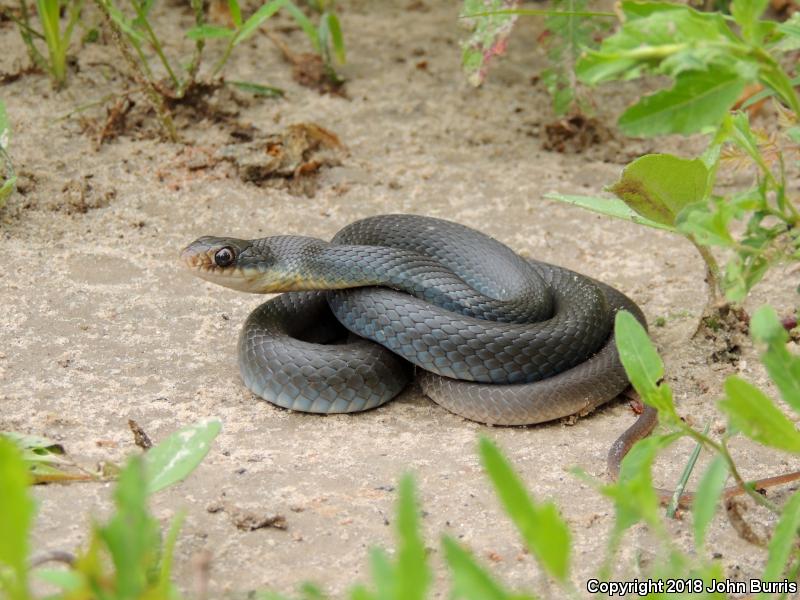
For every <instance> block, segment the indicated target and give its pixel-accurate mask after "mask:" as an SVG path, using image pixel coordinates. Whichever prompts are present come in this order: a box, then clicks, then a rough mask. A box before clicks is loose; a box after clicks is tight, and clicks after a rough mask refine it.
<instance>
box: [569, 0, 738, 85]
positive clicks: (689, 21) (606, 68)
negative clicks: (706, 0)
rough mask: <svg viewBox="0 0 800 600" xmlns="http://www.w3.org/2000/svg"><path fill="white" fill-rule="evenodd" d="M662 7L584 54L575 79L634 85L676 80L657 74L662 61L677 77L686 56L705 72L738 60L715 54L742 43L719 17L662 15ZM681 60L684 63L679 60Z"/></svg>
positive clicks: (685, 11) (674, 11)
mask: <svg viewBox="0 0 800 600" xmlns="http://www.w3.org/2000/svg"><path fill="white" fill-rule="evenodd" d="M633 5H634V4H633V3H628V4H626V6H633ZM663 6H664V5H658V6H657V8H658V9H657V10H654V11H652V12H649V14H646V15H642V16H639V17H638V18H633V19H628V20H626V21H625V23H624V24H623V25H622V27H621V28H620V29H619V31H617V33H615V34H614V35H612V36H609V37H607V38H606V39H605V40H603V43H602V45H601V46H600V49H599V50H596V51H591V50H590V51H587V52H586V53H585V54H584V56H583V57H582V58H581V59H580V60H579V61H578V63H577V65H576V73H577V75H578V77H579V78H580V79H581V80H582V81H583V82H585V83H587V84H589V85H596V84H598V83H602V82H604V81H610V80H613V79H634V78H636V77H640V76H641V75H642V73H644V72H658V73H665V74H669V75H673V76H674V75H676V74H677V73H676V72H666V71H662V70H661V63H662V61H665V60H670V61H672V64H673V65H676V66H678V65H679V66H680V68H679V69H678V71H680V70H684V69H685V65H686V63H687V61H689V58H688V57H689V55H691V56H693V57H694V64H697V65H699V67H698V68H701V67H702V69H703V70H706V69H709V68H710V67H712V65H713V66H716V67H719V66H720V65H734V64H735V63H736V61H737V59H739V57H731V55H730V52H725V51H719V50H717V51H713V47H714V44H717V45H720V44H722V45H724V44H731V43H740V42H737V38H736V36H734V35H733V33H732V32H731V31H730V29H729V28H728V26H727V25H726V24H725V20H724V19H723V17H722V15H720V14H719V13H701V12H698V11H696V10H694V9H692V8H689V7H688V6H685V5H680V4H675V5H673V6H671V7H670V8H669V9H665V10H660V8H661V7H663ZM698 49H702V50H701V51H699V52H698ZM743 54H744V53H743ZM679 55H684V58H682V59H679Z"/></svg>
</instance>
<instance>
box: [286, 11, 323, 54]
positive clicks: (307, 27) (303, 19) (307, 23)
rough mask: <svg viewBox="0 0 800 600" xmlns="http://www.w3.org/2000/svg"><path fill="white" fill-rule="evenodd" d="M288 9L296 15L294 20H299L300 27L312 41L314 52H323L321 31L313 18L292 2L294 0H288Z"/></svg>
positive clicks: (291, 13)
mask: <svg viewBox="0 0 800 600" xmlns="http://www.w3.org/2000/svg"><path fill="white" fill-rule="evenodd" d="M286 10H287V11H288V12H289V14H290V15H292V16H293V17H294V20H295V21H297V24H298V25H300V28H301V29H302V30H303V31H304V32H305V34H306V37H307V38H308V41H309V42H311V46H312V47H313V48H314V52H316V53H317V54H319V53H321V52H322V45H321V44H320V39H319V33H318V32H317V28H316V27H314V24H313V23H312V22H311V20H310V19H309V18H308V17H307V16H306V14H305V13H304V12H303V11H302V10H300V8H298V6H297V5H296V4H295V3H294V2H292V0H286Z"/></svg>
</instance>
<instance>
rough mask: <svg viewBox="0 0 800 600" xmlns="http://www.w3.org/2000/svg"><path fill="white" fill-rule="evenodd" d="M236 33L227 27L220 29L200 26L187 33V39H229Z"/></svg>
mask: <svg viewBox="0 0 800 600" xmlns="http://www.w3.org/2000/svg"><path fill="white" fill-rule="evenodd" d="M234 33H236V32H235V31H234V30H233V29H228V28H227V27H220V26H219V25H199V26H198V27H192V28H191V29H190V30H189V31H187V32H186V37H187V38H189V39H190V40H203V39H212V38H229V37H231V36H232V35H233V34H234Z"/></svg>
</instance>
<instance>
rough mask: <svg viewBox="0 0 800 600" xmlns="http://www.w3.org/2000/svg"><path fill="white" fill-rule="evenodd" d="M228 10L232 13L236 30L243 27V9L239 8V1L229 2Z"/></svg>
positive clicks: (231, 0) (232, 0)
mask: <svg viewBox="0 0 800 600" xmlns="http://www.w3.org/2000/svg"><path fill="white" fill-rule="evenodd" d="M228 10H230V11H231V19H233V25H234V27H236V29H239V27H241V26H242V8H241V7H240V6H239V0H228Z"/></svg>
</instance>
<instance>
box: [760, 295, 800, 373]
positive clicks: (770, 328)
mask: <svg viewBox="0 0 800 600" xmlns="http://www.w3.org/2000/svg"><path fill="white" fill-rule="evenodd" d="M750 333H751V335H752V336H753V339H754V340H756V341H757V342H761V343H762V344H769V345H770V347H771V346H773V345H774V346H783V345H784V344H786V343H787V342H788V341H789V334H788V333H787V332H786V329H784V327H783V325H782V324H781V321H780V319H778V313H777V312H776V311H775V309H774V308H773V307H771V306H768V305H765V306H761V307H759V308H758V309H756V311H755V312H754V313H753V315H752V316H751V317H750ZM799 385H800V382H799Z"/></svg>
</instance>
